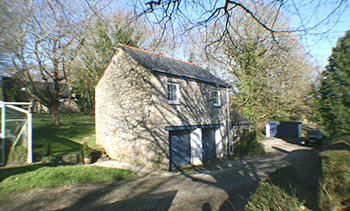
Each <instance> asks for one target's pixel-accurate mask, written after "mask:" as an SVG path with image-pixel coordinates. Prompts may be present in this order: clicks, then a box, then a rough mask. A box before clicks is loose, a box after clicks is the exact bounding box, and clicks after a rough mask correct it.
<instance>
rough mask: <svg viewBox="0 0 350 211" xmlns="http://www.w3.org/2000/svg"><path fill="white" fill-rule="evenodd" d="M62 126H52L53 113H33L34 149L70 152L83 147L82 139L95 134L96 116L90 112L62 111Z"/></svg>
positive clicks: (36, 150)
mask: <svg viewBox="0 0 350 211" xmlns="http://www.w3.org/2000/svg"><path fill="white" fill-rule="evenodd" d="M60 122H61V125H60V126H52V118H51V114H33V151H34V153H40V154H45V153H46V151H47V144H50V147H51V151H52V154H54V155H55V154H70V153H75V152H77V151H79V150H80V149H81V144H80V141H81V139H82V138H83V137H85V136H90V135H93V134H95V116H94V115H93V114H88V113H83V112H81V113H60Z"/></svg>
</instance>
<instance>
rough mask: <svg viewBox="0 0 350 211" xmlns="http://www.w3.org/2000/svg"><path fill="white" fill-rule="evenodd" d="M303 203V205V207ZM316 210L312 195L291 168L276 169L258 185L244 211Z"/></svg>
mask: <svg viewBox="0 0 350 211" xmlns="http://www.w3.org/2000/svg"><path fill="white" fill-rule="evenodd" d="M304 203H305V205H304ZM308 208H312V209H316V210H317V209H318V208H317V202H316V201H315V200H314V197H313V193H312V192H311V191H310V190H309V189H308V187H307V185H306V184H304V182H303V181H302V179H301V178H300V177H299V175H298V173H297V172H296V171H295V170H294V169H293V168H292V167H284V168H280V169H277V170H276V171H275V172H273V173H271V174H270V176H269V179H268V180H266V181H263V182H261V183H260V184H259V186H258V188H257V190H256V191H255V193H253V194H252V195H251V197H250V200H249V202H248V203H247V205H246V210H307V209H308Z"/></svg>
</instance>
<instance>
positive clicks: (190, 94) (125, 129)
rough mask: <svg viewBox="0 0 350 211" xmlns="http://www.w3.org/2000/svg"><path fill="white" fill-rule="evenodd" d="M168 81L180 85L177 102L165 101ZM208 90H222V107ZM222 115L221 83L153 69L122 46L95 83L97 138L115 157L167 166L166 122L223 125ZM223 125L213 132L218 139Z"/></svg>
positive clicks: (223, 131)
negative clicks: (214, 104)
mask: <svg viewBox="0 0 350 211" xmlns="http://www.w3.org/2000/svg"><path fill="white" fill-rule="evenodd" d="M168 82H172V83H176V84H179V89H180V97H179V104H176V105H173V104H168V100H167V83H168ZM212 90H219V91H220V101H221V106H220V107H214V106H213V101H212V96H211V93H212ZM225 120H226V90H225V88H220V87H216V86H212V85H209V84H205V83H200V82H196V81H191V80H184V79H181V78H175V77H169V76H165V75H160V74H154V73H152V72H151V71H150V70H149V69H146V68H144V67H143V66H141V65H139V64H138V62H137V61H135V60H134V59H133V58H132V57H131V56H130V55H128V54H127V53H126V52H125V51H123V50H122V49H118V51H117V52H116V54H115V55H114V56H113V58H112V60H111V62H110V64H109V65H108V67H107V69H106V70H105V72H104V75H103V76H102V77H101V79H100V80H99V82H98V84H97V86H96V142H97V144H99V145H101V146H102V147H104V149H105V150H106V153H107V154H108V156H109V157H110V158H112V159H116V160H119V161H123V162H129V163H132V164H136V165H142V166H146V167H149V168H157V169H168V167H169V143H168V142H169V132H168V131H166V130H165V127H167V126H187V125H208V124H225V125H226V121H225ZM225 125H224V126H221V127H220V128H219V130H217V131H218V132H217V134H216V136H219V137H221V138H220V140H222V141H224V140H225V133H226V130H225ZM194 134H195V133H194ZM224 146H225V145H224V144H222V146H221V148H220V150H221V152H220V153H221V154H220V156H222V152H223V151H224V150H225V149H223V147H224Z"/></svg>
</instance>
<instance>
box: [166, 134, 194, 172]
mask: <svg viewBox="0 0 350 211" xmlns="http://www.w3.org/2000/svg"><path fill="white" fill-rule="evenodd" d="M169 143H170V167H171V168H173V167H175V168H179V167H184V166H189V165H191V151H190V149H191V145H190V130H173V131H169Z"/></svg>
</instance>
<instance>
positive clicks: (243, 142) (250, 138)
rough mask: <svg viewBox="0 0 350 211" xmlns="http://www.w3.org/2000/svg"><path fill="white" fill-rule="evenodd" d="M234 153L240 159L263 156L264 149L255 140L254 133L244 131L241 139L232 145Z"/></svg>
mask: <svg viewBox="0 0 350 211" xmlns="http://www.w3.org/2000/svg"><path fill="white" fill-rule="evenodd" d="M234 153H235V154H236V155H238V156H240V157H243V156H254V155H264V154H265V149H264V146H263V144H262V143H260V142H259V141H258V139H257V135H256V131H255V130H253V131H252V132H249V130H244V132H243V134H242V136H241V139H240V140H239V141H238V142H237V143H236V144H235V145H234Z"/></svg>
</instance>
